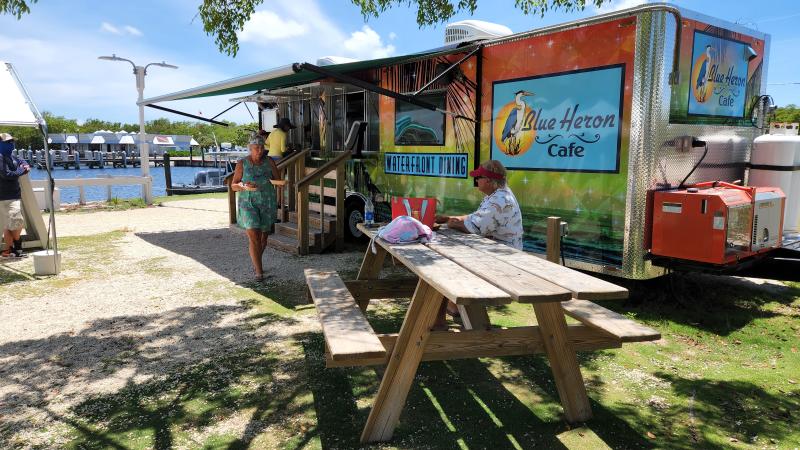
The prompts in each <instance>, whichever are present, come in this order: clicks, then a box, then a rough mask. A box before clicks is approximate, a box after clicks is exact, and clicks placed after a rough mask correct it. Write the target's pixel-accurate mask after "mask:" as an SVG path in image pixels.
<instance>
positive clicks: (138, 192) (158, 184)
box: [31, 167, 210, 203]
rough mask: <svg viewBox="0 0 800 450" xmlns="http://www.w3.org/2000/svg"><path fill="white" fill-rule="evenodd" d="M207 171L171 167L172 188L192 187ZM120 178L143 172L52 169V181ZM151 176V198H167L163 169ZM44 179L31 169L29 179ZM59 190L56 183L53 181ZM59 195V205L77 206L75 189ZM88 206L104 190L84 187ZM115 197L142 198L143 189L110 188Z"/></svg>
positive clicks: (41, 173) (100, 198)
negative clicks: (70, 204)
mask: <svg viewBox="0 0 800 450" xmlns="http://www.w3.org/2000/svg"><path fill="white" fill-rule="evenodd" d="M208 169H210V168H209V167H172V184H173V185H176V184H192V183H193V182H194V174H195V173H197V172H199V171H201V170H208ZM108 175H110V176H112V177H122V176H141V175H142V170H141V169H140V168H138V167H137V168H132V167H128V168H125V169H121V168H120V169H112V168H111V167H107V168H104V169H87V168H85V167H84V168H82V169H81V170H75V169H69V170H65V169H61V168H56V169H53V178H54V179H56V180H58V179H73V178H99V177H105V176H108ZM150 176H151V177H152V178H153V196H155V197H159V196H164V195H167V189H166V183H165V182H164V168H163V167H151V168H150ZM46 177H47V172H46V171H44V170H41V169H31V179H33V180H44V179H45V178H46ZM56 186H58V181H56ZM59 189H60V191H61V203H78V188H77V187H69V186H68V187H59ZM84 192H85V195H86V201H87V202H93V201H105V200H106V198H107V193H106V187H105V186H86V187H84ZM111 192H112V194H113V196H114V197H116V198H120V199H126V198H141V196H142V188H141V186H140V185H132V186H114V187H112V188H111Z"/></svg>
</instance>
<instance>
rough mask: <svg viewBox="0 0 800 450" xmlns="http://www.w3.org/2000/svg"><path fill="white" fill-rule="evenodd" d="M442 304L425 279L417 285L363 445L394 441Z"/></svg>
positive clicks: (385, 373)
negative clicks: (396, 429)
mask: <svg viewBox="0 0 800 450" xmlns="http://www.w3.org/2000/svg"><path fill="white" fill-rule="evenodd" d="M442 301H443V297H442V294H440V293H439V292H437V291H436V289H434V288H433V287H431V286H430V285H429V284H428V283H426V282H425V281H423V280H420V281H419V282H418V283H417V289H416V291H415V292H414V297H412V299H411V305H409V307H408V312H406V317H405V319H404V320H403V326H402V327H401V328H400V334H399V335H398V336H397V343H396V344H395V346H394V349H393V350H392V356H391V358H390V359H389V365H388V366H387V367H386V372H384V375H383V379H382V380H381V386H380V388H379V389H378V395H377V396H376V397H375V404H374V405H373V406H372V410H371V411H370V412H369V418H368V419H367V424H366V425H365V426H364V432H363V433H361V442H362V443H367V442H380V441H388V440H389V439H391V438H392V434H393V433H394V429H395V427H396V426H397V422H398V420H399V419H400V413H401V412H402V411H403V407H404V406H405V404H406V397H407V396H408V391H409V389H411V384H412V383H413V381H414V376H415V375H416V373H417V368H418V367H419V362H420V361H421V360H422V354H423V353H424V351H425V343H426V342H427V340H428V336H429V335H430V331H431V326H433V323H434V321H435V320H436V313H437V312H438V310H439V306H440V305H441V303H442Z"/></svg>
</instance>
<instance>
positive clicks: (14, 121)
mask: <svg viewBox="0 0 800 450" xmlns="http://www.w3.org/2000/svg"><path fill="white" fill-rule="evenodd" d="M0 98H1V99H2V101H0V125H5V126H15V127H35V128H38V129H39V131H41V133H42V142H43V143H44V149H45V155H46V157H45V162H46V163H45V168H46V169H47V183H46V186H47V187H46V188H45V191H46V192H45V196H46V197H47V199H48V200H49V203H48V204H49V205H53V186H54V182H53V175H52V173H51V170H50V169H51V167H52V161H50V152H49V149H48V145H47V124H46V123H45V121H44V118H43V117H42V115H41V114H40V113H39V110H38V109H37V108H36V105H34V104H33V101H31V98H30V96H29V95H28V92H27V91H26V90H25V87H24V86H23V85H22V82H21V81H20V79H19V77H18V76H17V73H16V72H15V71H14V67H13V66H12V65H11V63H7V62H3V61H0ZM20 187H21V188H22V209H23V213H24V216H25V223H26V225H25V234H26V239H25V241H24V242H23V245H24V246H26V247H27V246H30V247H42V248H45V249H50V248H51V247H52V249H53V253H54V254H55V255H56V256H55V257H54V260H55V269H56V273H58V272H59V271H60V267H58V264H59V258H58V256H57V255H58V241H57V238H56V217H55V211H53V208H52V207H51V208H50V227H49V229H46V228H45V225H44V220H43V219H42V214H41V212H40V211H39V206H38V204H37V202H36V198H35V197H34V195H33V188H32V187H31V183H30V177H29V176H27V175H26V176H23V177H20ZM51 238H52V239H51Z"/></svg>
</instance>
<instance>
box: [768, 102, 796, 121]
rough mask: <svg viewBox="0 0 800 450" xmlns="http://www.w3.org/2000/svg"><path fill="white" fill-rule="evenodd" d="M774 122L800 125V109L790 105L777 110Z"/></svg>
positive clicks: (773, 118)
mask: <svg viewBox="0 0 800 450" xmlns="http://www.w3.org/2000/svg"><path fill="white" fill-rule="evenodd" d="M772 121H773V122H789V123H800V108H799V107H797V105H793V104H791V103H790V104H788V105H786V106H781V107H780V108H778V109H776V110H775V115H774V116H773V117H772Z"/></svg>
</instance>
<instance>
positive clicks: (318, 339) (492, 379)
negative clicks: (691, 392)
mask: <svg viewBox="0 0 800 450" xmlns="http://www.w3.org/2000/svg"><path fill="white" fill-rule="evenodd" d="M405 306H406V305H405V304H403V305H401V306H400V307H395V308H392V307H374V305H373V306H371V307H370V309H368V317H369V320H370V323H371V324H372V326H373V328H374V329H375V330H376V331H377V332H396V331H397V330H398V329H399V327H400V325H401V324H402V320H403V317H404V315H405ZM302 340H303V350H304V352H305V354H306V357H305V359H306V371H307V372H308V374H309V378H310V381H309V384H310V387H311V390H312V393H313V395H314V404H315V410H316V412H317V421H318V432H319V436H320V440H321V442H322V444H323V447H325V448H327V447H331V448H349V447H356V446H358V445H359V438H360V435H361V432H362V430H363V427H364V425H365V424H366V421H367V417H368V415H369V411H370V408H371V407H372V401H374V396H375V395H376V393H377V389H378V386H379V384H380V378H381V377H382V375H383V373H382V371H383V367H380V366H379V367H375V368H337V369H326V368H325V362H324V339H323V337H322V335H320V334H317V333H313V334H309V335H307V336H305V337H304V338H303V339H302ZM596 355H598V353H597V352H591V353H588V352H587V353H582V354H580V359H581V361H582V364H583V365H584V366H589V367H595V368H596V364H597V363H596V361H595V357H596ZM501 360H502V361H504V362H505V363H507V364H508V365H509V366H511V367H513V368H515V369H519V373H520V374H521V375H509V376H505V375H501V376H498V375H495V373H496V371H495V372H494V373H493V372H492V371H490V370H489V369H488V367H487V363H485V362H483V361H481V360H477V359H466V360H452V361H445V362H426V363H422V364H421V365H420V368H419V370H418V372H417V375H416V378H415V382H414V384H413V385H412V388H411V391H410V392H409V395H408V399H407V403H406V405H405V407H404V409H403V413H402V415H401V418H400V423H399V424H398V427H397V429H396V430H395V433H394V438H393V439H392V441H391V443H390V445H392V446H397V447H399V448H416V447H425V448H460V447H463V446H464V445H466V446H467V447H468V448H498V449H502V448H517V447H522V448H533V447H536V448H565V444H563V443H562V442H561V441H560V440H559V439H558V435H559V434H560V433H561V432H563V431H564V430H565V429H567V424H566V422H565V421H564V420H563V419H562V417H561V415H562V413H561V406H560V403H559V400H558V394H557V392H556V388H555V383H554V382H553V378H552V372H551V370H550V367H549V365H548V364H547V362H546V360H545V358H544V356H530V357H506V358H501ZM376 370H377V371H378V372H379V373H378V375H377V376H376V374H375V371H376ZM591 382H592V383H594V384H601V383H602V381H601V380H591ZM508 386H514V387H515V389H520V390H524V391H530V390H533V391H535V392H536V395H534V397H541V398H542V402H543V403H544V405H536V407H534V405H531V404H526V403H524V402H523V400H521V399H520V398H519V397H518V396H516V395H515V394H514V393H512V392H511V391H509V389H508ZM366 398H371V399H372V400H371V401H369V403H367V404H366V405H365V406H362V407H360V408H359V406H358V405H359V404H362V405H363V403H362V402H363V400H364V399H366ZM528 401H530V400H528ZM592 407H593V410H594V411H595V418H596V420H593V421H592V422H590V423H589V427H590V428H591V429H592V430H595V433H596V434H597V435H598V436H600V437H601V438H602V439H603V440H605V441H606V443H607V444H608V445H610V446H611V447H612V448H649V447H652V444H651V443H650V442H648V441H647V440H646V439H644V438H642V437H641V436H640V433H638V432H636V431H635V430H633V429H632V428H631V427H630V426H629V425H628V424H627V423H626V422H625V421H624V420H622V419H621V418H619V417H618V416H616V415H615V414H614V413H613V412H612V411H610V410H608V409H606V408H605V407H603V406H602V405H600V404H598V403H596V402H593V405H592ZM542 408H543V409H545V410H547V413H545V414H544V415H541V414H538V413H537V412H536V411H537V410H541V409H542ZM595 422H597V423H595Z"/></svg>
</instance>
